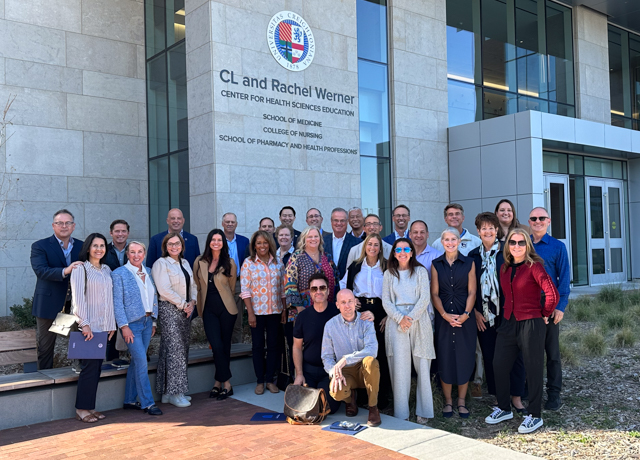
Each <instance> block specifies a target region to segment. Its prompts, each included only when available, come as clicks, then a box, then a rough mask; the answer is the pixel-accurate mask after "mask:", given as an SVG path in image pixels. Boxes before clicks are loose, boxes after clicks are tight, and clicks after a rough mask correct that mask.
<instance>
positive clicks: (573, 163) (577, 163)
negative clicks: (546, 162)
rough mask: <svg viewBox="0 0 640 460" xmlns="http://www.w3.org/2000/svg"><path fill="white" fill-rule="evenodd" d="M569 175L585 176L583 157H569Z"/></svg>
mask: <svg viewBox="0 0 640 460" xmlns="http://www.w3.org/2000/svg"><path fill="white" fill-rule="evenodd" d="M569 174H577V175H579V176H582V175H584V166H583V164H582V157H581V156H579V155H569Z"/></svg>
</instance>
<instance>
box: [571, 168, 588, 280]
mask: <svg viewBox="0 0 640 460" xmlns="http://www.w3.org/2000/svg"><path fill="white" fill-rule="evenodd" d="M570 164H571V163H570ZM584 190H585V189H584V177H571V178H569V203H570V206H569V210H570V212H571V266H572V267H573V284H574V285H576V286H579V285H586V284H589V275H588V273H589V268H588V267H589V265H588V252H587V225H586V223H587V212H586V204H585V192H584Z"/></svg>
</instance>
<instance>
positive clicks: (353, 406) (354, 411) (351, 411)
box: [345, 390, 358, 417]
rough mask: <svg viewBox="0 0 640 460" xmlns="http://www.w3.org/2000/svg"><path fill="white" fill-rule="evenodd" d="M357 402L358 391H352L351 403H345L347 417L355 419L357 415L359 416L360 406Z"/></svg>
mask: <svg viewBox="0 0 640 460" xmlns="http://www.w3.org/2000/svg"><path fill="white" fill-rule="evenodd" d="M356 400H357V394H356V390H351V402H348V403H345V404H346V407H345V412H346V413H347V417H355V416H356V415H358V404H357V402H356Z"/></svg>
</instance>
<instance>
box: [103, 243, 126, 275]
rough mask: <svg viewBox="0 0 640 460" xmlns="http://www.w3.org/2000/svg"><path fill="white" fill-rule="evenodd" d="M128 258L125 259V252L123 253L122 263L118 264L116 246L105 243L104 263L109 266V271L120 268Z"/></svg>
mask: <svg viewBox="0 0 640 460" xmlns="http://www.w3.org/2000/svg"><path fill="white" fill-rule="evenodd" d="M128 260H129V259H127V252H126V251H125V253H124V263H123V264H122V265H120V261H119V260H118V254H116V248H114V247H113V243H109V244H107V255H106V256H105V260H104V263H105V264H106V265H108V266H109V268H110V269H111V271H112V272H113V271H115V270H116V268H120V267H121V266H123V265H125V264H126V263H127V261H128Z"/></svg>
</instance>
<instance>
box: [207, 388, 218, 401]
mask: <svg viewBox="0 0 640 460" xmlns="http://www.w3.org/2000/svg"><path fill="white" fill-rule="evenodd" d="M219 395H220V388H218V387H213V388H212V389H211V391H210V392H209V397H210V398H217V397H218V396H219Z"/></svg>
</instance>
